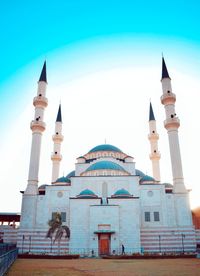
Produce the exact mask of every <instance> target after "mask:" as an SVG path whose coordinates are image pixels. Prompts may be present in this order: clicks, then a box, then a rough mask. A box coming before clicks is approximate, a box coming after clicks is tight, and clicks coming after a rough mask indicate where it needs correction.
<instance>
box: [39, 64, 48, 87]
mask: <svg viewBox="0 0 200 276" xmlns="http://www.w3.org/2000/svg"><path fill="white" fill-rule="evenodd" d="M40 81H44V82H47V73H46V60H45V62H44V65H43V68H42V72H41V74H40V78H39V82H40Z"/></svg>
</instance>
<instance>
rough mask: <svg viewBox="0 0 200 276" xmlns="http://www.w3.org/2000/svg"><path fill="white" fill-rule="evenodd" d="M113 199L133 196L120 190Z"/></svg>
mask: <svg viewBox="0 0 200 276" xmlns="http://www.w3.org/2000/svg"><path fill="white" fill-rule="evenodd" d="M112 197H131V194H130V193H129V192H128V191H127V190H125V189H120V190H117V191H116V192H115V193H114V195H113V196H112Z"/></svg>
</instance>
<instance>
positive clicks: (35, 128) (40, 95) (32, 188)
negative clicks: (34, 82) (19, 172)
mask: <svg viewBox="0 0 200 276" xmlns="http://www.w3.org/2000/svg"><path fill="white" fill-rule="evenodd" d="M46 87H47V76H46V61H45V62H44V65H43V68H42V72H41V75H40V78H39V81H38V89H37V96H36V97H35V98H34V99H33V105H34V106H35V116H34V120H33V121H31V125H30V127H31V130H32V146H31V156H30V164H29V174H28V185H27V188H26V191H25V194H26V195H36V194H37V193H38V174H39V162H40V148H41V139H42V133H43V131H44V130H45V126H46V125H45V123H44V121H43V120H44V110H45V108H46V107H47V105H48V100H47V98H46V97H45V96H46Z"/></svg>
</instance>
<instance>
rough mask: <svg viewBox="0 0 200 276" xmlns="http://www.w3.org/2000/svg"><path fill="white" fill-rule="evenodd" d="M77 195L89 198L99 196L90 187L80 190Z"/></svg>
mask: <svg viewBox="0 0 200 276" xmlns="http://www.w3.org/2000/svg"><path fill="white" fill-rule="evenodd" d="M77 197H81V198H89V197H97V195H95V193H94V192H93V191H91V190H89V189H85V190H83V191H82V192H80V194H79V195H78V196H77Z"/></svg>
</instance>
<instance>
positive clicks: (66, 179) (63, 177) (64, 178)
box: [56, 176, 70, 183]
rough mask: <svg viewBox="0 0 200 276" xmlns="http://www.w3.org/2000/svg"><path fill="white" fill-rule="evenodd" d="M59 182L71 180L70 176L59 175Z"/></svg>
mask: <svg viewBox="0 0 200 276" xmlns="http://www.w3.org/2000/svg"><path fill="white" fill-rule="evenodd" d="M58 182H63V183H66V182H67V183H69V182H70V179H69V178H68V177H65V176H62V177H59V178H58V179H57V180H56V183H58Z"/></svg>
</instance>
